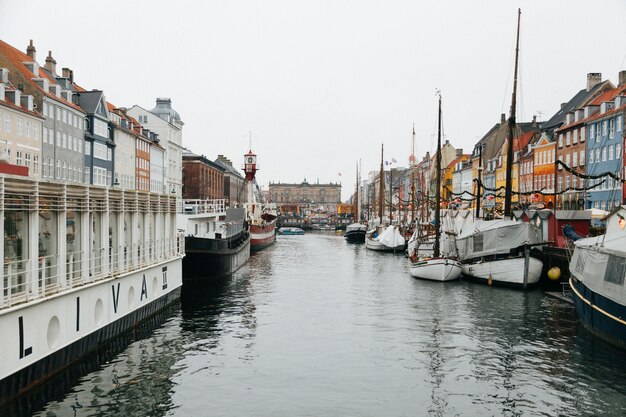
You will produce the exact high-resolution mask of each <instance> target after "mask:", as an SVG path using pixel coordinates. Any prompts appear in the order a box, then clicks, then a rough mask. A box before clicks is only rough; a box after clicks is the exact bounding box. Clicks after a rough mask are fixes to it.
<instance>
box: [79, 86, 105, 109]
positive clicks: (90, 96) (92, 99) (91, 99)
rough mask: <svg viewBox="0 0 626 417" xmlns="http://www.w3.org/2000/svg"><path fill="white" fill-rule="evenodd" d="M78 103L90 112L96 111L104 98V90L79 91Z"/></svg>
mask: <svg viewBox="0 0 626 417" xmlns="http://www.w3.org/2000/svg"><path fill="white" fill-rule="evenodd" d="M77 95H78V103H79V105H80V107H81V108H83V109H84V110H85V112H87V113H88V114H94V113H96V109H97V108H98V105H99V104H100V100H101V99H102V91H83V92H80V93H77Z"/></svg>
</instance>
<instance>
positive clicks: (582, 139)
mask: <svg viewBox="0 0 626 417" xmlns="http://www.w3.org/2000/svg"><path fill="white" fill-rule="evenodd" d="M580 141H581V142H584V141H585V126H581V127H580Z"/></svg>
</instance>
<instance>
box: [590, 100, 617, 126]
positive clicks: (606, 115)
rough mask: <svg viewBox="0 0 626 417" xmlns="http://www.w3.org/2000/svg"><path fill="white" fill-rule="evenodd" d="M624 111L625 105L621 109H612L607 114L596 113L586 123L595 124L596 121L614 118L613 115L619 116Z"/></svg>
mask: <svg viewBox="0 0 626 417" xmlns="http://www.w3.org/2000/svg"><path fill="white" fill-rule="evenodd" d="M624 110H626V104H623V105H621V106H619V107H617V108H615V109H611V110H609V111H607V112H604V113H596V114H594V115H593V116H591V117H590V118H588V119H586V120H585V123H589V122H593V121H596V120H598V119H603V118H605V117H608V116H612V115H614V114H617V113H621V112H623V111H624Z"/></svg>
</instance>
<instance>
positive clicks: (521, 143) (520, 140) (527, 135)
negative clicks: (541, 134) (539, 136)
mask: <svg viewBox="0 0 626 417" xmlns="http://www.w3.org/2000/svg"><path fill="white" fill-rule="evenodd" d="M535 133H536V132H534V131H532V130H529V131H528V132H524V133H522V134H521V135H520V136H517V137H516V138H515V140H514V141H513V150H514V151H519V150H520V149H524V148H526V146H528V143H529V142H530V140H531V139H532V138H533V136H534V134H535Z"/></svg>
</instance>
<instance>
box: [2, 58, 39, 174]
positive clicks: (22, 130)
mask: <svg viewBox="0 0 626 417" xmlns="http://www.w3.org/2000/svg"><path fill="white" fill-rule="evenodd" d="M33 104H34V103H33V96H29V95H20V91H19V90H17V89H14V88H13V87H12V85H11V84H10V83H9V82H8V72H7V70H6V69H4V68H0V153H2V154H3V159H4V161H5V162H7V163H9V164H13V165H20V166H25V167H27V168H28V176H29V177H32V178H39V177H40V176H41V132H42V131H43V121H44V118H43V117H42V116H41V115H40V114H39V113H37V112H35V109H34V105H33ZM5 152H6V153H5Z"/></svg>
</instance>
